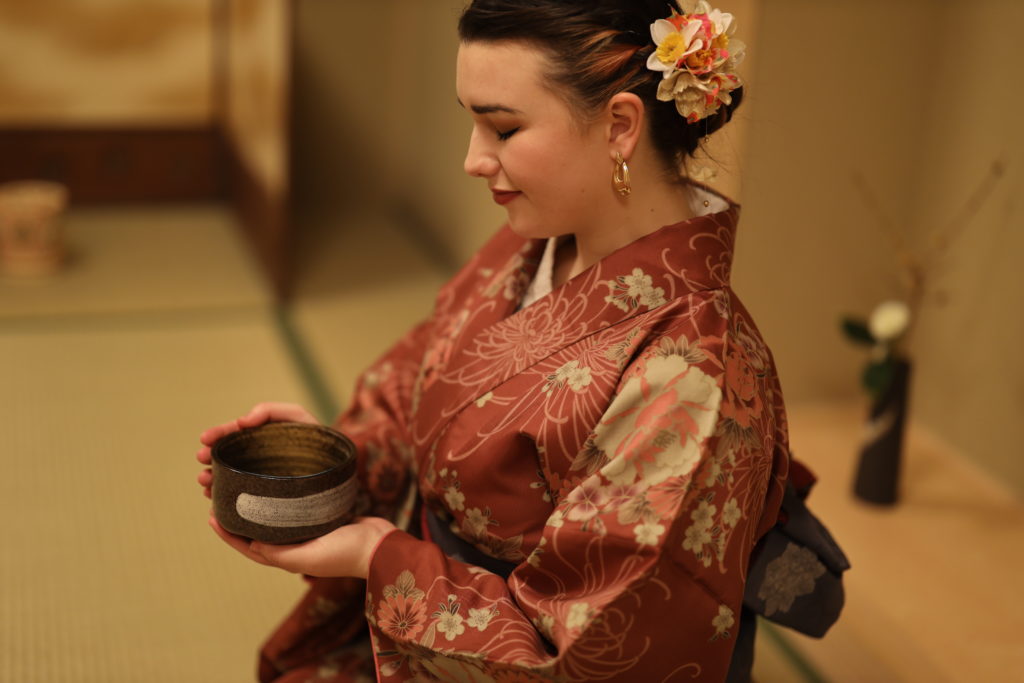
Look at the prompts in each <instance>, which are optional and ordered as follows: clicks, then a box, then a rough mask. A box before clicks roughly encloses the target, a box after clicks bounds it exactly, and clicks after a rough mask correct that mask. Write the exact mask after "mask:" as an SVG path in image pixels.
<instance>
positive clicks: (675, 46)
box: [657, 33, 686, 64]
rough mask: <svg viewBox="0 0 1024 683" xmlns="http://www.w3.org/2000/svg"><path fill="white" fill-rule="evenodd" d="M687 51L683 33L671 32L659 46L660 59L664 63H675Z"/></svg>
mask: <svg viewBox="0 0 1024 683" xmlns="http://www.w3.org/2000/svg"><path fill="white" fill-rule="evenodd" d="M685 52H686V43H684V42H683V35H682V34H681V33H670V34H668V36H667V37H666V38H665V40H663V41H661V45H659V46H658V52H657V54H658V60H659V61H660V62H661V63H662V64H675V63H676V62H678V61H679V58H680V57H682V56H683V53H685Z"/></svg>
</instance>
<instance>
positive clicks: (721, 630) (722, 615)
mask: <svg viewBox="0 0 1024 683" xmlns="http://www.w3.org/2000/svg"><path fill="white" fill-rule="evenodd" d="M735 623H736V615H735V614H734V613H733V611H732V610H731V609H730V608H729V607H727V606H725V605H719V606H718V616H717V617H715V618H714V619H712V620H711V625H712V626H714V628H715V635H716V636H722V635H725V634H726V632H728V630H729V629H731V628H732V626H733V624H735Z"/></svg>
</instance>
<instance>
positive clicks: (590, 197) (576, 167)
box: [456, 42, 614, 238]
mask: <svg viewBox="0 0 1024 683" xmlns="http://www.w3.org/2000/svg"><path fill="white" fill-rule="evenodd" d="M546 62H547V57H546V56H545V55H544V54H543V53H542V52H540V51H539V50H537V49H536V48H533V47H530V46H527V45H524V44H521V43H516V42H502V43H479V42H472V43H463V44H462V46H461V47H460V48H459V57H458V65H457V75H456V90H457V92H458V96H459V102H460V103H461V104H462V106H463V107H465V108H466V110H467V111H469V113H470V115H471V116H472V117H473V131H472V133H471V135H470V139H469V150H468V152H467V154H466V162H465V169H466V173H468V174H470V175H471V176H476V177H479V178H483V179H485V180H486V181H487V185H488V187H489V188H490V190H491V191H492V193H494V199H495V201H496V202H498V203H499V204H501V205H503V206H504V207H505V210H506V211H508V218H509V224H510V226H511V227H512V229H513V230H514V231H515V232H516V233H518V234H519V235H522V236H523V237H530V238H538V237H554V236H558V235H565V234H569V233H574V234H575V233H579V232H580V231H585V230H587V229H588V227H592V226H594V225H595V220H596V219H598V218H599V217H600V215H601V213H602V207H605V206H607V202H608V201H609V197H614V194H613V190H612V189H611V173H612V170H613V163H612V160H611V157H610V155H609V148H608V145H607V139H606V137H605V136H604V133H605V132H606V131H605V130H604V127H602V126H601V125H599V124H593V125H586V126H584V125H582V124H581V123H580V122H578V121H577V120H576V119H575V118H574V115H573V112H572V111H571V110H570V109H569V107H568V105H566V103H565V102H564V101H563V100H562V98H560V97H558V96H557V95H555V94H554V93H552V92H551V91H550V90H548V89H547V88H546V87H545V86H544V84H543V73H544V69H545V67H546V65H547V64H546Z"/></svg>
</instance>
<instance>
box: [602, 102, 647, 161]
mask: <svg viewBox="0 0 1024 683" xmlns="http://www.w3.org/2000/svg"><path fill="white" fill-rule="evenodd" d="M606 111H607V114H608V118H607V121H608V149H609V151H610V152H611V154H612V158H614V156H615V153H616V152H618V153H620V154H622V156H623V157H625V158H626V159H629V158H630V157H632V156H633V150H634V149H636V145H637V143H638V142H639V141H640V135H641V133H642V132H643V130H644V120H645V113H646V110H645V108H644V101H643V100H641V99H640V97H639V96H638V95H636V94H635V93H631V92H620V93H617V94H615V95H613V96H612V98H611V99H610V100H609V101H608V107H607V110H606Z"/></svg>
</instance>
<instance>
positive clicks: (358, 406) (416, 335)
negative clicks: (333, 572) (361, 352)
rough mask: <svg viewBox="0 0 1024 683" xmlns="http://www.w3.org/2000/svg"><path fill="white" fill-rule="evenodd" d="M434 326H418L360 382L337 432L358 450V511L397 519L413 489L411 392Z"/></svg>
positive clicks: (364, 374)
mask: <svg viewBox="0 0 1024 683" xmlns="http://www.w3.org/2000/svg"><path fill="white" fill-rule="evenodd" d="M430 331H431V324H430V321H424V322H422V323H420V324H418V325H416V326H415V327H414V328H413V329H412V330H410V331H409V332H408V333H407V334H406V335H405V336H404V337H402V338H401V339H400V340H399V341H398V342H397V343H396V344H395V345H394V346H392V347H391V349H389V350H388V351H387V352H386V353H385V354H384V355H383V356H381V357H380V358H379V359H378V360H377V361H376V362H374V363H373V364H372V365H371V366H370V367H369V368H368V369H367V370H366V371H365V372H364V373H363V374H362V375H361V376H360V377H359V379H358V380H357V382H356V388H355V391H354V393H353V396H352V399H351V402H350V404H349V406H348V408H347V409H346V410H345V411H344V412H343V413H342V414H341V415H340V416H339V417H338V418H337V420H335V422H334V428H335V429H337V430H338V431H340V432H341V433H343V434H345V436H347V437H349V438H350V439H351V440H352V442H353V443H354V444H355V446H356V453H357V459H358V470H357V472H358V476H359V480H360V483H361V486H360V492H361V495H362V500H361V501H360V505H359V507H360V509H359V512H360V513H361V514H364V515H374V516H379V517H387V518H389V519H391V520H392V521H395V522H396V523H397V524H399V526H403V525H404V521H403V520H396V519H395V516H396V514H397V513H398V509H399V508H400V507H402V503H403V502H404V500H405V498H406V497H407V496H406V494H407V493H408V491H409V487H410V486H411V485H412V481H411V476H410V469H411V465H412V458H413V456H412V448H411V446H410V444H409V441H408V437H407V436H406V434H407V427H408V420H409V414H410V412H411V404H412V400H413V399H412V395H413V388H414V386H415V384H416V381H417V377H418V376H419V372H420V369H421V367H422V365H423V362H424V353H425V348H426V346H427V341H428V339H429V336H430Z"/></svg>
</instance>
